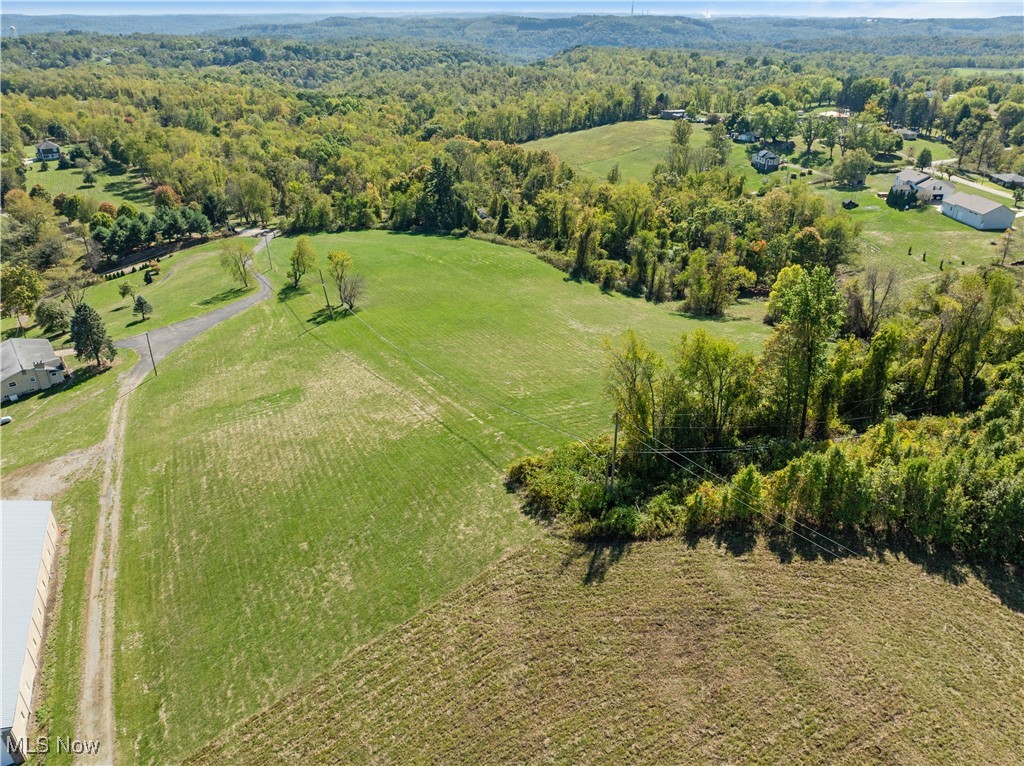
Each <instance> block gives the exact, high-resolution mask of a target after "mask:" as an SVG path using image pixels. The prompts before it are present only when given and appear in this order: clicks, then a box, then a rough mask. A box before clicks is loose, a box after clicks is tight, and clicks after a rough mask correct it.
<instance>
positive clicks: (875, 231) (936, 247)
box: [815, 173, 1000, 281]
mask: <svg viewBox="0 0 1024 766" xmlns="http://www.w3.org/2000/svg"><path fill="white" fill-rule="evenodd" d="M892 179H893V175H892V174H888V173H885V174H880V175H875V176H869V177H868V186H867V188H865V189H863V190H857V191H851V190H847V189H837V188H833V187H820V186H819V187H815V188H816V189H817V191H818V193H820V194H823V195H824V196H826V197H827V198H829V199H831V200H833V201H834V202H835V203H836V204H837V205H838V204H840V203H841V202H842V201H843V200H847V199H853V200H854V201H855V202H857V203H858V205H859V207H857V208H855V209H854V210H851V211H849V212H850V216H851V217H852V218H853V220H855V221H858V222H860V223H861V224H862V226H863V230H862V232H861V236H860V255H859V257H857V258H856V259H855V262H854V266H857V267H876V268H879V269H882V270H883V271H886V270H889V269H893V270H895V271H896V272H897V273H898V274H899V275H900V277H901V279H903V280H911V281H920V280H922V279H923V280H928V279H931V278H934V277H936V276H938V275H939V273H940V271H949V270H950V269H952V270H959V269H961V268H964V267H967V268H972V269H973V268H977V267H978V266H984V265H988V264H990V263H991V262H992V260H993V259H994V258H995V257H996V256H997V254H998V247H997V245H996V244H994V243H996V242H998V239H999V236H1000V235H999V234H998V233H994V232H983V231H976V230H975V229H972V228H971V227H969V226H966V225H964V224H962V223H958V222H956V221H954V220H952V219H951V218H948V217H946V216H944V215H942V213H941V212H940V210H939V206H938V205H921V206H919V207H917V208H914V209H912V210H908V211H900V210H895V209H893V208H891V207H888V206H887V205H886V204H885V200H883V199H880V198H879V197H878V195H877V193H878V192H888V191H889V189H890V188H891V186H892ZM969 191H971V193H973V190H969ZM908 250H909V251H910V252H909V254H908ZM922 258H925V260H922ZM962 261H966V263H965V264H963V265H961V262H962ZM940 263H941V264H942V266H941V269H940Z"/></svg>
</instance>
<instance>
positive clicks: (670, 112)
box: [658, 109, 686, 120]
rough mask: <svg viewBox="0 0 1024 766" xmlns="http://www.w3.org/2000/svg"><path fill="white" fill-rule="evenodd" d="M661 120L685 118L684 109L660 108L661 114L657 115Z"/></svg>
mask: <svg viewBox="0 0 1024 766" xmlns="http://www.w3.org/2000/svg"><path fill="white" fill-rule="evenodd" d="M658 116H659V117H660V118H661V119H663V120H685V119H686V110H685V109H662V110H661V114H660V115H658Z"/></svg>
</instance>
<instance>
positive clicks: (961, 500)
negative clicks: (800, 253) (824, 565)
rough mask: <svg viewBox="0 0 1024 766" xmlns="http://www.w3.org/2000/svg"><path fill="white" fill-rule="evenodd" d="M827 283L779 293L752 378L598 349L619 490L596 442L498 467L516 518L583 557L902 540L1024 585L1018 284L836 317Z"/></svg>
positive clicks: (716, 367)
mask: <svg viewBox="0 0 1024 766" xmlns="http://www.w3.org/2000/svg"><path fill="white" fill-rule="evenodd" d="M830 280H831V278H830V277H829V275H828V273H827V272H826V271H825V270H824V269H822V268H820V267H819V268H818V269H816V270H815V271H814V272H811V273H810V274H808V273H807V272H805V271H804V270H803V269H801V268H800V267H798V266H793V267H789V268H787V269H785V270H784V271H783V272H781V273H780V275H779V278H778V280H777V281H776V285H775V288H774V289H773V291H772V295H771V298H770V300H769V305H768V313H769V317H772V316H773V314H774V316H775V318H776V319H777V324H776V326H775V330H774V332H773V335H772V337H771V338H769V340H768V342H767V344H766V345H765V350H764V353H763V355H762V356H761V357H760V359H759V360H755V358H754V357H753V356H752V355H750V354H745V353H742V352H740V351H739V350H738V349H737V348H736V347H735V346H734V345H732V344H730V343H728V342H726V341H722V340H717V339H713V338H710V337H708V336H706V335H704V334H703V333H700V332H698V333H697V334H694V335H690V336H684V337H683V339H682V341H681V342H680V344H679V345H678V347H677V349H676V351H675V353H674V355H673V357H672V360H671V361H670V362H669V363H666V362H665V361H664V359H663V358H662V357H661V356H660V355H659V354H657V353H656V352H654V351H653V350H651V349H650V348H648V347H647V346H646V345H645V344H644V343H643V342H642V341H641V340H640V339H639V338H637V337H636V336H635V335H634V334H632V333H629V334H627V335H626V336H625V338H624V339H623V340H622V341H621V342H620V343H619V344H618V345H617V346H610V347H609V351H608V358H609V366H608V371H607V374H606V381H607V390H608V394H609V395H610V397H611V399H612V401H613V404H614V406H615V408H616V411H617V412H618V413H619V416H620V418H621V424H622V429H621V432H620V433H619V434H618V436H617V449H618V451H617V453H616V455H615V456H616V458H617V459H616V462H615V470H616V472H617V474H618V477H617V482H616V483H615V486H614V490H613V491H611V492H610V491H609V490H610V487H609V484H610V478H611V477H610V476H609V463H610V461H611V458H612V455H611V446H612V445H611V444H610V442H609V441H608V440H607V439H606V440H602V441H600V442H598V443H596V444H594V445H580V444H577V445H571V446H565V447H562V448H560V449H558V450H556V451H554V452H552V453H550V454H548V455H544V456H539V457H530V458H525V459H523V460H521V461H518V462H516V463H513V464H512V466H511V467H510V469H509V481H510V483H511V484H512V485H513V486H515V487H517V488H520V489H521V490H522V491H523V495H524V499H525V504H526V508H527V510H528V511H529V512H530V513H532V514H535V515H537V516H540V517H542V518H548V519H552V520H557V521H558V522H560V523H562V524H564V525H566V526H567V527H568V528H569V529H570V530H571V531H572V532H573V533H574V534H577V535H581V536H584V537H593V536H612V537H625V538H634V537H636V538H655V537H664V536H668V535H673V534H684V533H705V532H709V531H712V530H720V529H733V528H737V527H739V528H747V529H751V530H761V531H775V530H774V529H773V528H774V527H780V528H783V529H785V530H787V531H788V532H789V533H790V534H795V535H798V536H800V535H803V536H805V537H809V539H810V540H812V541H820V538H818V537H817V533H816V532H815V531H814V530H822V529H823V530H828V531H829V534H833V533H838V534H840V535H842V534H847V533H857V532H861V533H865V534H868V535H882V536H885V535H902V534H909V535H911V536H912V537H914V538H916V539H918V540H921V541H924V542H926V543H928V544H935V545H941V546H946V547H948V548H951V549H953V550H956V551H958V552H960V554H962V555H965V556H968V557H983V558H988V559H994V560H997V561H1008V562H1013V563H1014V564H1017V565H1024V483H1022V477H1024V442H1022V441H1021V434H1022V433H1024V406H1022V404H1021V402H1022V398H1021V394H1022V392H1024V344H1022V339H1024V323H1022V320H1024V313H1022V312H1024V304H1022V303H1021V298H1020V293H1019V288H1018V286H1017V285H1016V284H1015V282H1014V278H1013V277H1012V276H1010V275H1009V274H1008V273H1007V272H1006V271H1004V270H1002V269H998V268H994V269H991V270H989V271H987V272H985V273H984V274H982V275H968V276H962V277H957V278H954V277H950V278H947V279H944V280H943V281H941V282H940V283H938V284H937V285H934V286H932V287H927V288H921V289H920V290H918V291H917V292H916V293H915V294H914V296H913V297H911V298H909V299H907V300H906V301H905V303H904V305H903V307H902V310H901V311H899V312H897V311H896V302H895V300H894V298H893V295H892V294H891V290H892V285H891V284H888V283H883V284H879V283H878V282H875V281H869V283H868V284H866V285H863V286H861V285H856V284H854V285H851V287H850V288H849V289H848V290H847V294H846V305H845V312H844V306H843V302H842V300H841V298H840V296H839V295H838V293H837V292H836V291H835V288H834V286H832V285H830V284H829V283H830ZM844 322H845V324H846V326H847V328H848V330H849V335H847V336H846V337H844V338H843V339H841V340H839V342H838V343H836V344H835V346H834V348H833V349H832V350H831V352H830V353H829V351H828V347H827V344H828V343H829V342H830V341H831V340H832V339H833V337H834V335H835V333H836V332H837V331H838V330H839V328H840V326H841V324H842V323H844ZM801 529H804V530H807V529H810V530H812V531H811V532H810V533H809V535H808V533H807V532H806V531H804V532H803V533H801ZM826 539H829V540H830V538H826Z"/></svg>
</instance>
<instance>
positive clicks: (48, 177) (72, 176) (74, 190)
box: [25, 162, 153, 212]
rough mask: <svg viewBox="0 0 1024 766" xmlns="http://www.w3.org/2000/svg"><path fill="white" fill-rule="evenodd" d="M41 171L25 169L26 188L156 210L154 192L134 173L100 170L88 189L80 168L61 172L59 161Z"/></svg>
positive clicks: (37, 165) (37, 167)
mask: <svg viewBox="0 0 1024 766" xmlns="http://www.w3.org/2000/svg"><path fill="white" fill-rule="evenodd" d="M39 168H40V166H39V164H38V163H33V164H31V165H28V166H26V168H25V169H26V170H27V171H28V173H27V175H26V177H25V188H26V189H31V188H32V187H33V186H35V185H36V184H40V185H41V186H42V187H43V188H44V189H46V190H47V191H48V192H50V194H51V195H53V196H54V197H56V196H57V195H58V194H66V195H68V196H71V195H72V194H80V195H82V196H83V197H92V198H93V199H95V200H96V201H97V202H113V203H114V204H115V205H122V204H124V203H125V202H130V203H131V204H132V205H134V206H135V207H136V208H137V209H139V210H145V211H147V212H152V211H153V191H152V189H150V188H149V186H147V185H146V184H145V183H144V182H143V181H142V180H141V179H140V178H139V176H138V175H137V174H135V173H130V172H127V171H124V170H116V171H110V170H107V169H103V168H101V169H97V170H95V171H94V173H95V174H96V183H95V185H93V186H86V185H85V184H84V183H83V182H82V171H81V170H79V169H78V168H69V169H67V170H58V169H57V163H56V162H51V163H50V169H49V170H46V171H43V170H40V169H39Z"/></svg>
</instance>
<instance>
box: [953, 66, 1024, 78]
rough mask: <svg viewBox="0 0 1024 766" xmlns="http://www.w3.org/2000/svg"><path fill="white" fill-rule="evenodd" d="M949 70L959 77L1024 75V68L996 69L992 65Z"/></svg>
mask: <svg viewBox="0 0 1024 766" xmlns="http://www.w3.org/2000/svg"><path fill="white" fill-rule="evenodd" d="M949 72H950V74H954V75H957V76H959V77H975V76H978V77H980V76H983V75H988V76H993V77H999V76H1001V75H1004V74H1012V75H1024V69H995V68H991V67H954V68H952V69H950V70H949Z"/></svg>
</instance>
